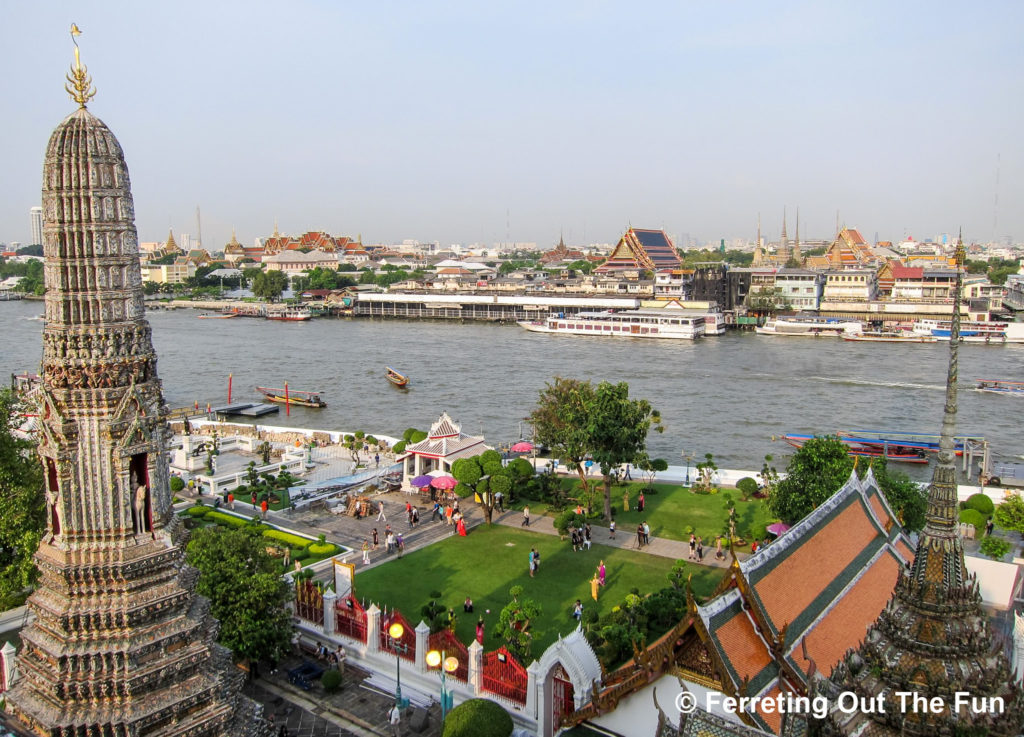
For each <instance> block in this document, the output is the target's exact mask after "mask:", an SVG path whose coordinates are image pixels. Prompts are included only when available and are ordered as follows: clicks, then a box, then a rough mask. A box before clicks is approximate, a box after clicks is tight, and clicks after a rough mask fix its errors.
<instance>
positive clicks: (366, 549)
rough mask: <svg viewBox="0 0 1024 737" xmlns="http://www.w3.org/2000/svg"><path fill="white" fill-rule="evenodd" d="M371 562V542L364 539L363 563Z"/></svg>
mask: <svg viewBox="0 0 1024 737" xmlns="http://www.w3.org/2000/svg"><path fill="white" fill-rule="evenodd" d="M369 562H370V543H369V542H367V541H366V540H363V563H369Z"/></svg>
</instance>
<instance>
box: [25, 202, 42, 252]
mask: <svg viewBox="0 0 1024 737" xmlns="http://www.w3.org/2000/svg"><path fill="white" fill-rule="evenodd" d="M28 214H29V217H30V218H31V219H32V244H33V245H41V244H42V242H43V208H41V207H33V208H32V209H30V210H29V211H28Z"/></svg>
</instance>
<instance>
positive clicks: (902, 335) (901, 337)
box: [843, 330, 939, 343]
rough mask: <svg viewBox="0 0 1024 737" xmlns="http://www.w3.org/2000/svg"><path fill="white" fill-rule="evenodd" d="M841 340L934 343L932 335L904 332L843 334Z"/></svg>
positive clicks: (866, 331) (935, 339)
mask: <svg viewBox="0 0 1024 737" xmlns="http://www.w3.org/2000/svg"><path fill="white" fill-rule="evenodd" d="M843 340H852V341H863V342H865V343H935V342H937V341H938V340H939V339H938V338H936V337H935V336H933V335H916V334H914V333H910V332H907V331H905V330H865V331H864V332H863V333H849V334H846V333H844V334H843Z"/></svg>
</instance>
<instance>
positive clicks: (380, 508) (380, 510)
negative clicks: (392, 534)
mask: <svg viewBox="0 0 1024 737" xmlns="http://www.w3.org/2000/svg"><path fill="white" fill-rule="evenodd" d="M377 521H378V522H387V521H388V517H387V515H386V514H384V500H383V499H381V500H379V501H378V502H377Z"/></svg>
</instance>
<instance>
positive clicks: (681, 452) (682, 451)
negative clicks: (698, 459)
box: [679, 449, 690, 486]
mask: <svg viewBox="0 0 1024 737" xmlns="http://www.w3.org/2000/svg"><path fill="white" fill-rule="evenodd" d="M679 453H680V455H682V456H683V460H684V461H686V480H685V481H684V482H683V486H689V485H690V456H689V455H687V453H686V450H685V449H684V450H681V451H679Z"/></svg>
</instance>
